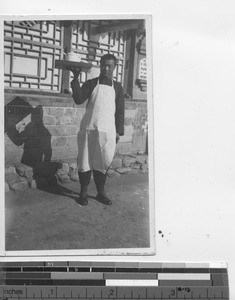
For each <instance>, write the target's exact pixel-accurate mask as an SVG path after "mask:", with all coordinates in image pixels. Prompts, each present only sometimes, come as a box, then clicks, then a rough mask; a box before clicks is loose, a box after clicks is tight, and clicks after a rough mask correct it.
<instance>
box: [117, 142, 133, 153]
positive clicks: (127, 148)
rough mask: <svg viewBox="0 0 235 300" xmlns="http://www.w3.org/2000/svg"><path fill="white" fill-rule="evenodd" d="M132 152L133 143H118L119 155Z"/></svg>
mask: <svg viewBox="0 0 235 300" xmlns="http://www.w3.org/2000/svg"><path fill="white" fill-rule="evenodd" d="M131 152H132V143H120V142H119V143H118V144H117V146H116V153H117V154H131Z"/></svg>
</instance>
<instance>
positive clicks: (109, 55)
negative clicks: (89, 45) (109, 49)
mask: <svg viewBox="0 0 235 300" xmlns="http://www.w3.org/2000/svg"><path fill="white" fill-rule="evenodd" d="M108 59H110V60H111V59H112V60H113V61H114V63H115V65H116V64H117V59H116V57H115V56H114V55H113V54H105V55H103V56H102V57H101V59H100V62H102V61H104V60H108Z"/></svg>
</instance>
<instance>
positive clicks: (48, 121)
mask: <svg viewBox="0 0 235 300" xmlns="http://www.w3.org/2000/svg"><path fill="white" fill-rule="evenodd" d="M43 124H44V125H55V124H56V118H55V117H54V116H43Z"/></svg>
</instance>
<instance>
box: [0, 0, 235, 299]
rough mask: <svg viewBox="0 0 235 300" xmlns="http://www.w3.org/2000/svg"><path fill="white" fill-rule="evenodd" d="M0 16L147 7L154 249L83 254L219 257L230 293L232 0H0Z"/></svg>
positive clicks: (233, 261)
mask: <svg viewBox="0 0 235 300" xmlns="http://www.w3.org/2000/svg"><path fill="white" fill-rule="evenodd" d="M0 13H1V14H14V15H15V14H20V15H22V14H30V15H32V14H40V15H47V14H49V15H66V14H73V15H75V14H78V15H79V14H92V13H94V14H99V13H100V14H104V13H112V14H115V13H119V14H120V13H128V14H130V13H134V14H136V13H140V14H144V13H147V14H152V17H153V20H152V21H153V41H152V44H153V49H152V50H153V71H154V76H153V88H154V114H155V115H154V122H155V124H154V126H155V169H156V178H155V185H156V244H157V254H156V256H149V257H136V256H135V257H102V258H97V257H89V259H91V260H95V259H96V260H97V259H99V260H109V261H110V260H111V261H112V260H125V261H126V260H132V261H159V262H163V261H164V262H165V261H181V262H187V261H205V262H211V261H227V262H228V266H229V279H230V296H231V299H235V242H234V241H235V234H234V228H235V84H234V83H235V2H233V1H225V0H221V1H218V0H195V1H194V0H172V1H170V0H162V1H156V0H155V1H147V0H146V1H126V0H119V1H116V4H115V2H114V1H106V0H99V1H97V0H96V1H95V0H93V1H92V0H86V1H78V0H75V1H72V0H71V1H64V2H62V1H60V2H59V1H49V0H47V1H38V2H36V1H7V0H3V1H1V3H0ZM159 231H162V233H163V234H164V237H162V236H161V235H160V234H159V233H158V232H159ZM82 259H83V260H87V259H88V258H86V257H82Z"/></svg>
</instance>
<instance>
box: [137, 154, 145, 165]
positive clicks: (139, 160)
mask: <svg viewBox="0 0 235 300" xmlns="http://www.w3.org/2000/svg"><path fill="white" fill-rule="evenodd" d="M146 159H147V157H146V155H136V162H137V163H139V164H141V165H143V164H145V163H146Z"/></svg>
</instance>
